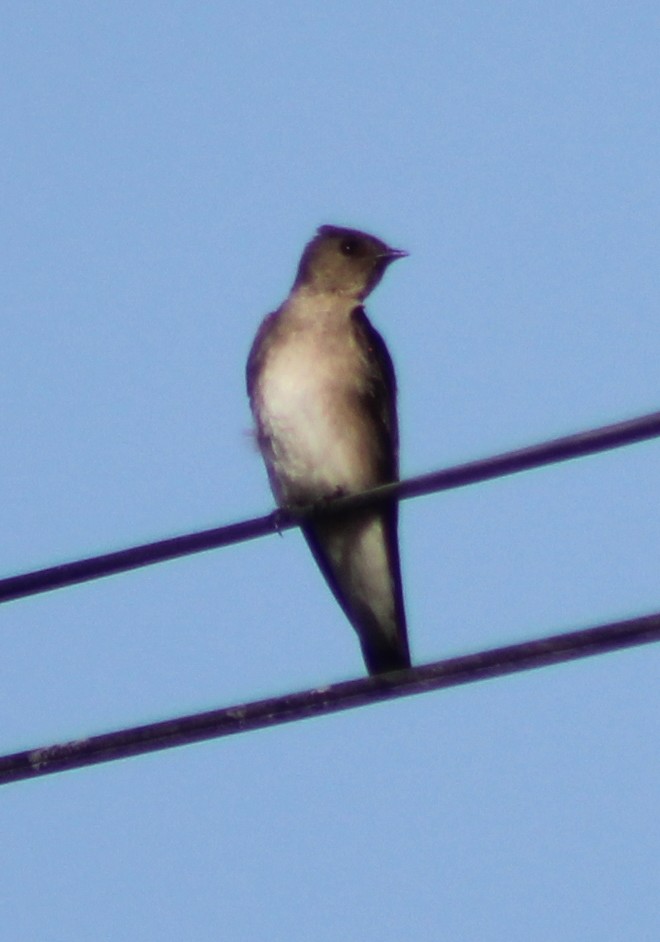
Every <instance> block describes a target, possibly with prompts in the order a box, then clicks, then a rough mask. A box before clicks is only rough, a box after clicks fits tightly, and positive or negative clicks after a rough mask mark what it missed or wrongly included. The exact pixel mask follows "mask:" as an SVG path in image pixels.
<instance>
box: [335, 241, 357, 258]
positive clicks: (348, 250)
mask: <svg viewBox="0 0 660 942" xmlns="http://www.w3.org/2000/svg"><path fill="white" fill-rule="evenodd" d="M339 248H340V250H341V253H342V255H357V251H358V248H359V246H358V240H357V239H343V240H342V242H341V244H340V246H339Z"/></svg>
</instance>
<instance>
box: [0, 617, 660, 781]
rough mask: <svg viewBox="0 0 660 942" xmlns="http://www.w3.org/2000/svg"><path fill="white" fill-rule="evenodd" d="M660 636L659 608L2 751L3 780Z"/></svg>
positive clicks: (345, 707)
mask: <svg viewBox="0 0 660 942" xmlns="http://www.w3.org/2000/svg"><path fill="white" fill-rule="evenodd" d="M654 641H660V613H656V614H654V615H647V616H645V617H643V618H633V619H630V620H628V621H619V622H613V623H610V624H607V625H599V626H598V627H596V628H587V629H584V630H582V631H572V632H569V633H566V634H559V635H550V636H548V637H545V638H538V639H536V640H533V641H524V642H522V643H521V644H512V645H508V646H507V647H501V648H494V649H491V650H487V651H481V652H479V653H477V654H465V655H462V656H460V657H454V658H450V659H448V660H444V661H437V662H435V663H434V664H425V665H423V666H421V667H415V668H412V669H411V670H406V671H396V672H394V673H391V674H379V675H377V676H375V677H365V678H361V679H360V680H350V681H347V682H345V683H341V684H333V685H332V686H327V687H318V688H316V689H312V690H305V691H302V692H300V693H292V694H286V695H285V696H282V697H274V698H272V699H269V700H258V701H255V702H253V703H245V704H241V705H239V706H233V707H228V708H224V709H220V710H210V711H209V712H206V713H197V714H194V715H192V716H182V717H178V718H176V719H172V720H165V721H163V722H160V723H151V724H150V725H148V726H135V727H133V728H131V729H122V730H118V731H116V732H112V733H103V734H101V735H100V736H91V737H90V738H88V739H78V740H74V741H73V742H67V743H60V744H58V745H53V746H46V747H44V748H39V749H29V750H26V751H25V752H17V753H14V754H13V755H8V756H2V757H0V785H2V784H7V783H8V782H16V781H19V780H21V779H27V778H36V777H37V776H40V775H51V774H53V773H55V772H63V771H65V770H67V769H79V768H82V767H84V766H88V765H95V764H98V763H100V762H110V761H112V760H114V759H125V758H128V757H129V756H137V755H143V754H144V753H147V752H155V751H157V750H160V749H169V748H171V747H173V746H183V745H188V744H190V743H194V742H201V741H203V740H206V739H215V738H218V737H220V736H231V735H232V734H235V733H246V732H249V731H251V730H254V729H263V728H265V727H269V726H276V725H278V724H280V723H291V722H294V721H297V720H302V719H306V718H309V717H312V716H321V715H323V714H326V713H336V712H338V711H339V710H349V709H353V708H355V707H359V706H364V705H365V704H369V703H378V702H380V701H382V700H391V699H394V698H395V697H406V696H411V695H412V694H417V693H426V692H428V691H430V690H440V689H443V688H446V687H456V686H458V685H460V684H468V683H474V682H475V681H480V680H487V679H489V678H492V677H501V676H504V675H506V674H513V673H516V672H518V671H524V670H531V669H532V668H538V667H546V666H548V665H551V664H559V663H562V662H564V661H570V660H574V659H577V658H582V657H591V656H593V655H595V654H604V653H606V652H608V651H616V650H620V649H622V648H627V647H633V646H635V645H641V644H649V643H651V642H654Z"/></svg>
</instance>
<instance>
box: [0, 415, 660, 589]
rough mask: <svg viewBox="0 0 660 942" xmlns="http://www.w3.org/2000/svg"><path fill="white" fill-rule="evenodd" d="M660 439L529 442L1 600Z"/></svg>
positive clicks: (119, 557)
mask: <svg viewBox="0 0 660 942" xmlns="http://www.w3.org/2000/svg"><path fill="white" fill-rule="evenodd" d="M659 435H660V412H652V413H650V414H649V415H643V416H640V417H638V418H636V419H630V420H629V421H627V422H618V423H616V424H614V425H605V426H600V427H599V428H594V429H588V430H587V431H584V432H578V433H577V434H575V435H567V436H565V437H563V438H555V439H551V440H550V441H546V442H542V443H540V444H538V445H531V446H529V447H527V448H521V449H518V450H517V451H508V452H505V453H504V454H499V455H494V456H492V457H490V458H482V459H480V460H478V461H470V462H467V463H466V464H460V465H454V466H453V467H450V468H444V469H443V470H440V471H433V472H431V473H430V474H423V475H420V476H419V477H415V478H409V479H407V480H406V481H400V482H398V483H395V484H386V485H384V486H382V487H377V488H375V489H374V490H371V491H366V492H364V493H363V494H355V495H351V496H350V497H342V498H340V499H339V500H336V501H332V502H329V503H327V504H326V505H324V506H323V507H319V506H315V507H310V508H307V509H306V510H305V511H300V512H299V513H296V514H293V513H290V512H288V511H284V510H281V511H276V512H275V513H271V514H267V515H266V516H265V517H253V518H252V519H250V520H243V521H241V522H240V523H233V524H229V525H228V526H222V527H214V528H213V529H210V530H202V531H199V532H197V533H189V534H185V535H183V536H175V537H171V538H169V539H166V540H158V541H157V542H155V543H144V544H142V545H140V546H132V547H130V548H128V549H124V550H118V551H117V552H114V553H105V554H103V555H100V556H91V557H88V558H87V559H80V560H76V561H75V562H70V563H62V564H61V565H58V566H51V567H49V568H47V569H38V570H36V571H34V572H27V573H22V574H20V575H16V576H10V577H9V578H6V579H1V580H0V603H2V602H9V601H11V600H13V599H18V598H23V597H25V596H28V595H36V594H37V593H39V592H49V591H51V590H53V589H59V588H63V587H64V586H68V585H74V584H76V583H80V582H88V581H90V580H92V579H100V578H101V577H103V576H110V575H115V574H117V573H120V572H127V571H128V570H130V569H139V568H140V567H142V566H150V565H153V564H154V563H160V562H164V561H165V560H168V559H175V558H177V557H179V556H187V555H190V554H192V553H201V552H205V551H206V550H211V549H217V548H219V547H221V546H229V545H232V544H234V543H240V542H242V541H244V540H251V539H255V538H256V537H260V536H266V535H267V534H271V533H273V532H275V531H281V530H287V529H289V528H291V527H294V526H297V525H298V524H299V523H300V521H301V520H302V519H303V518H306V517H309V516H322V515H325V514H338V513H343V512H348V511H349V510H357V509H358V508H361V507H366V506H369V505H372V504H376V503H379V502H380V501H384V500H393V499H396V500H406V499H408V498H410V497H420V496H421V495H423V494H431V493H434V492H438V491H448V490H452V489H454V488H458V487H466V486H467V485H470V484H478V483H480V482H482V481H488V480H492V479H493V478H498V477H504V476H505V475H509V474H517V473H519V472H521V471H529V470H531V469H532V468H540V467H543V466H544V465H548V464H555V463H557V462H560V461H569V460H570V459H573V458H583V457H585V456H586V455H593V454H596V453H598V452H601V451H607V450H609V449H612V448H621V447H623V446H624V445H632V444H634V443H635V442H641V441H645V440H648V439H650V438H656V437H657V436H659Z"/></svg>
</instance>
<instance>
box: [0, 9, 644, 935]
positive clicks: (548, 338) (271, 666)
mask: <svg viewBox="0 0 660 942" xmlns="http://www.w3.org/2000/svg"><path fill="white" fill-rule="evenodd" d="M0 69H1V74H2V81H1V83H0V108H1V115H2V120H1V127H2V131H1V134H0V167H1V173H2V232H3V247H2V252H1V256H0V257H1V261H0V264H1V266H2V278H1V279H0V310H1V323H0V408H1V424H0V429H1V450H0V534H1V539H0V571H1V573H2V574H3V575H10V574H13V573H16V572H20V571H23V570H27V569H31V568H36V567H39V566H44V565H50V564H53V563H56V562H61V561H65V560H69V559H74V558H77V557H80V556H83V555H87V554H91V553H97V552H105V551H110V550H112V549H118V548H120V547H123V546H125V545H130V544H133V543H139V542H143V541H146V540H150V539H157V538H160V537H165V536H170V535H173V534H177V533H182V532H187V531H190V530H194V529H198V528H199V529H201V528H203V527H209V526H215V525H219V524H222V523H229V522H234V521H237V520H241V519H243V518H245V517H249V516H253V515H257V514H260V513H266V512H267V511H269V510H270V509H271V508H272V498H271V496H270V492H269V490H268V486H267V480H266V475H265V472H264V469H263V467H262V464H261V460H260V458H259V456H258V455H257V453H256V451H255V449H254V446H253V444H252V443H251V440H250V437H249V434H248V432H249V428H250V424H251V423H250V416H249V410H248V404H247V399H246V395H245V387H244V364H245V359H246V356H247V352H248V349H249V346H250V344H251V341H252V338H253V336H254V333H255V331H256V329H257V326H258V324H259V321H260V319H261V317H262V316H263V315H264V314H266V313H267V312H268V311H269V310H272V309H273V308H274V307H276V306H277V305H278V304H279V303H280V301H281V300H282V299H283V297H284V296H285V295H286V293H287V292H288V290H289V287H290V284H291V281H292V279H293V275H294V273H295V268H296V265H297V261H298V258H299V254H300V251H301V249H302V247H303V245H304V243H305V242H306V241H307V240H308V239H309V238H310V237H311V236H312V234H313V232H314V230H315V229H316V227H317V226H318V225H320V224H322V223H335V224H342V225H350V226H356V227H359V228H363V229H366V230H367V231H370V232H373V233H374V234H376V235H378V236H380V237H381V238H383V239H385V240H386V241H388V242H390V243H391V244H393V245H396V246H398V247H401V248H405V249H407V250H408V251H409V252H410V253H411V254H410V258H409V259H406V260H405V261H402V262H398V263H397V264H396V265H395V266H393V267H392V268H391V269H390V270H389V271H388V273H387V275H386V277H385V279H384V281H383V283H382V284H381V286H380V287H379V288H378V289H377V291H376V292H375V293H374V295H373V296H372V297H371V298H370V300H369V304H368V310H369V313H370V315H371V317H372V320H373V321H374V323H375V324H376V325H377V327H378V328H379V329H380V330H381V332H382V333H383V334H384V336H385V338H386V340H387V342H388V344H389V346H390V349H391V350H392V354H393V358H394V361H395V365H396V368H397V373H398V378H399V386H400V417H401V432H402V471H403V473H404V474H405V475H411V474H418V473H422V472H425V471H430V470H433V469H435V468H438V467H442V466H445V465H449V464H453V463H457V462H461V461H466V460H470V459H474V458H478V457H482V456H485V455H488V454H490V453H493V452H497V451H504V450H506V449H509V448H514V447H519V446H522V445H526V444H530V443H533V442H536V441H541V440H543V439H546V438H550V437H552V436H557V435H563V434H568V433H570V432H574V431H578V430H580V429H583V428H589V427H592V426H597V425H601V424H606V423H608V422H614V421H618V420H622V419H626V418H630V417H633V416H635V415H637V414H641V413H644V412H649V411H652V410H655V409H658V408H660V380H659V372H658V349H659V348H660V320H659V316H658V314H659V310H660V276H659V274H658V272H659V266H658V232H659V229H660V226H659V224H660V182H659V173H658V167H659V161H660V8H659V7H658V4H657V3H656V2H640V3H632V4H618V3H602V2H599V3H596V2H591V3H590V2H584V3H582V2H577V3H576V2H571V3H568V2H555V3H551V4H547V3H546V4H541V3H532V2H522V0H521V2H510V3H505V4H493V3H490V2H481V3H477V2H475V3H459V2H455V0H448V2H445V3H442V4H436V3H432V2H430V0H426V2H423V3H422V2H415V0H411V2H409V3H407V4H401V3H389V2H385V0H380V2H378V3H375V2H371V0H368V2H363V3H357V2H355V0H350V2H349V0H338V2H331V3H327V4H314V3H309V2H302V0H301V2H283V3H273V2H266V0H257V2H254V3H244V4H239V3H218V4H210V3H200V2H187V3H181V2H170V3H156V2H137V3H130V4H129V3H125V2H117V3H112V4H83V3H75V2H63V3H58V4H49V3H43V2H30V0H23V2H9V3H6V4H4V5H3V14H2V21H1V23H0ZM659 461H660V443H648V444H643V445H638V446H635V447H633V448H629V449H625V450H623V451H619V452H616V453H611V454H607V455H603V456H599V457H594V458H590V459H586V460H583V461H580V462H573V463H570V464H566V465H562V466H557V467H550V468H547V469H544V470H540V471H535V472H532V473H528V474H526V475H522V476H517V477H514V478H510V479H506V480H501V481H496V482H492V483H489V484H486V485H480V486H477V487H472V488H469V489H465V490H461V491H457V492H452V493H447V494H443V495H435V496H432V497H427V498H423V499H419V500H415V501H408V502H406V503H405V504H403V505H402V511H401V516H402V523H401V543H402V557H403V567H404V580H405V588H406V600H407V608H408V616H409V626H410V635H411V644H412V650H413V656H414V659H415V661H416V662H418V663H421V662H424V661H431V660H436V659H439V658H442V657H446V656H450V655H453V654H457V653H462V652H468V651H477V650H480V649H482V648H487V647H493V646H496V645H500V644H506V643H510V642H514V641H517V640H523V639H526V638H530V637H535V636H539V635H542V634H544V633H553V632H558V631H563V630H567V631H568V630H572V629H575V628H579V627H587V626H590V625H595V624H598V623H600V622H604V621H610V620H614V619H618V618H625V617H630V616H634V615H637V614H643V613H649V612H653V611H656V610H658V609H660V505H659V501H658V463H659ZM0 617H1V622H2V624H1V629H2V630H1V632H0V646H1V648H0V734H1V735H0V745H1V751H2V752H3V753H6V752H12V751H15V750H19V749H23V748H28V747H33V746H41V745H45V744H48V743H51V742H58V741H62V740H68V739H73V738H77V737H81V736H85V735H88V734H92V733H97V732H103V731H107V730H111V729H116V728H119V727H122V726H125V725H133V724H137V723H145V722H150V721H153V720H157V719H162V718H167V717H171V716H175V715H178V714H181V713H188V712H194V711H198V710H204V709H210V708H213V707H219V706H224V705H230V704H232V703H237V702H242V701H245V700H252V699H258V698H260V697H265V696H271V695H277V694H280V693H286V692H290V691H295V690H302V689H305V688H308V687H312V686H315V685H319V684H324V683H330V682H335V681H339V680H344V679H348V678H352V677H356V676H361V675H362V674H363V673H364V667H363V663H362V659H361V656H360V652H359V648H358V645H357V642H356V638H355V636H354V634H353V632H352V629H351V628H350V626H349V625H348V624H347V622H346V621H345V619H344V618H343V615H342V614H341V612H340V610H339V609H338V607H337V605H336V604H335V602H334V600H333V598H332V597H331V595H330V593H329V591H328V590H327V588H326V586H325V583H324V582H323V580H322V578H321V576H320V575H319V573H318V572H317V570H316V569H315V566H314V564H313V561H312V560H311V557H310V556H309V553H308V551H307V549H306V546H305V545H304V543H303V540H302V538H301V537H300V535H299V534H298V533H297V532H293V531H291V532H287V533H286V534H285V535H284V536H283V537H282V538H279V537H277V536H272V537H269V538H265V539H262V540H258V541H254V542H251V543H247V544H243V545H240V546H237V547H234V548H229V549H224V550H219V551H216V552H213V553H208V554H205V555H202V556H197V557H191V558H187V559H185V560H182V561H177V562H172V563H168V564H165V565H161V566H156V567H153V568H151V569H148V570H143V571H138V572H134V573H130V574H128V575H123V576H118V577H114V578H112V579H106V580H103V581H100V582H97V583H91V584H88V585H86V586H83V587H77V588H70V589H65V590H62V591H59V592H55V593H52V594H48V595H43V596H40V597H38V598H33V599H27V600H23V601H19V602H14V603H11V604H9V605H6V606H4V607H3V608H2V609H1V610H0ZM659 669H660V650H658V649H657V648H654V647H645V648H641V649H637V650H633V651H628V652H624V653H619V654H611V655H607V656H605V657H601V658H597V659H591V660H588V661H582V662H578V663H574V664H571V665H569V666H562V667H557V668H553V669H545V670H542V671H537V672H531V673H526V674H520V675H517V676H511V677H507V678H503V679H500V680H495V681H491V682H488V683H482V684H478V685H472V686H468V687H463V688H460V689H454V690H449V691H446V692H444V693H434V694H429V695H425V696H421V697H416V698H413V699H408V700H402V701H399V702H393V703H389V704H384V705H377V706H372V707H369V708H364V709H360V710H356V711H352V712H348V713H343V714H340V715H336V716H331V717H328V718H323V719H316V720H311V721H306V722H300V723H296V724H293V725H289V726H285V727H280V728H276V729H272V730H269V731H265V732H258V733H253V734H248V735H244V736H239V737H235V738H232V739H229V740H224V741H218V742H211V743H207V744H202V745H196V746H192V747H188V748H183V749H178V750H172V751H169V752H166V753H160V754H154V755H151V756H148V757H145V758H136V759H132V760H129V761H123V762H117V763H113V764H107V765H103V766H98V767H95V768H92V769H87V770H83V771H79V772H73V773H67V774H63V775H59V776H53V777H50V778H45V779H41V780H36V781H34V782H23V783H18V784H15V785H13V786H8V787H6V788H5V789H4V790H3V791H2V795H1V801H0V834H1V839H0V872H1V880H0V922H1V924H2V935H3V938H5V939H7V940H11V942H32V940H39V942H65V940H66V942H78V940H81V942H82V940H85V942H89V940H90V939H94V940H100V942H104V940H114V939H122V940H126V942H133V940H140V942H150V940H159V942H160V940H163V942H168V940H177V942H178V940H181V939H186V940H187V939H191V940H195V942H210V940H221V939H231V940H236V942H242V940H254V939H268V940H280V939H281V940H297V939H300V940H315V942H316V940H318V942H326V940H327V942H336V940H338V939H348V940H352V939H356V940H358V939H359V940H361V942H372V940H378V942H388V940H401V939H413V940H438V939H452V940H455V942H463V940H465V942H468V940H475V939H479V940H480V942H499V940H506V942H518V940H521V942H523V940H525V942H527V940H530V939H533V940H534V942H555V940H557V939H561V940H562V942H573V940H575V942H577V940H580V942H588V940H599V942H601V940H603V939H608V940H609V939H627V940H628V939H631V940H635V942H638V940H649V942H651V940H653V942H655V940H657V938H658V933H659V931H660V814H658V789H659V787H660V762H659V751H660V750H659V733H660V728H659V727H660V719H659V717H660V692H659V690H660V688H659V685H658V671H659Z"/></svg>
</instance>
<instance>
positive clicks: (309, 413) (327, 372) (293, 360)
mask: <svg viewBox="0 0 660 942" xmlns="http://www.w3.org/2000/svg"><path fill="white" fill-rule="evenodd" d="M364 382H365V364H364V361H363V355H362V352H361V351H360V349H359V347H358V346H357V344H356V343H355V342H354V341H353V340H352V338H351V336H350V335H349V334H348V333H347V332H338V333H333V332H330V331H324V332H322V331H317V332H310V331H304V330H302V331H298V332H297V333H296V332H293V333H292V334H291V335H289V336H288V337H287V338H286V339H285V340H282V341H280V342H278V343H276V344H274V345H273V346H272V347H271V349H270V351H269V353H268V356H267V357H266V361H265V363H264V364H263V368H262V371H261V376H260V378H259V380H258V383H257V412H258V425H259V432H260V440H261V442H262V450H263V452H264V457H265V459H266V463H267V466H268V469H269V474H270V479H271V484H272V486H273V490H274V491H275V495H276V497H277V498H278V500H280V502H282V503H297V502H307V501H313V500H317V499H319V498H321V497H324V496H327V497H332V496H334V495H336V494H337V493H350V492H351V491H359V490H362V489H364V488H366V487H369V486H370V485H371V484H372V483H373V474H374V471H373V466H374V462H373V448H374V446H375V442H374V429H373V428H372V427H371V426H370V422H369V417H368V415H367V413H366V411H365V409H364V406H363V404H362V403H363V401H364V400H363V391H364Z"/></svg>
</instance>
